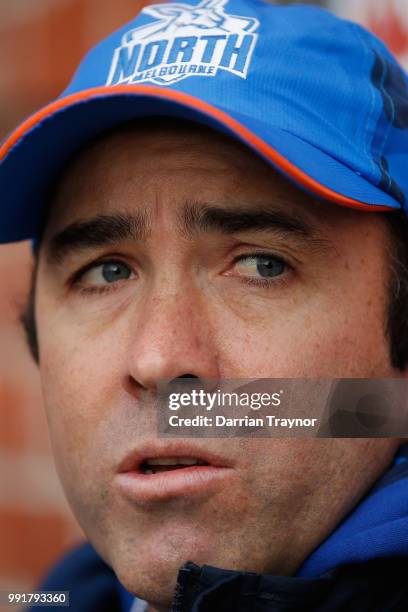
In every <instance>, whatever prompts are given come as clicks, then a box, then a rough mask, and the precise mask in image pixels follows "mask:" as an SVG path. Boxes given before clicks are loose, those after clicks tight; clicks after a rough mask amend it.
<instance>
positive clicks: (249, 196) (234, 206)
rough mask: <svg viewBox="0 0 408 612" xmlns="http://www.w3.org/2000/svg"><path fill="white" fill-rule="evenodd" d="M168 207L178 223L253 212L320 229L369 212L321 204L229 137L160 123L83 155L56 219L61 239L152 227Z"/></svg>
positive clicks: (57, 202) (56, 203) (62, 189)
mask: <svg viewBox="0 0 408 612" xmlns="http://www.w3.org/2000/svg"><path fill="white" fill-rule="evenodd" d="M163 177H165V180H164V179H163ZM160 192H161V193H160ZM170 200H171V202H170ZM170 204H171V205H170ZM160 207H165V208H166V214H167V215H168V216H171V215H172V213H174V217H176V216H177V217H178V219H180V217H181V216H182V215H184V218H187V217H188V215H189V214H190V213H189V211H191V210H194V214H195V215H196V218H198V216H199V214H201V213H199V212H198V211H199V210H200V208H201V209H203V210H204V209H205V208H208V207H210V208H217V207H220V208H222V210H223V211H229V210H230V211H236V212H238V213H241V212H246V211H248V210H250V209H251V207H253V208H256V209H257V212H263V211H265V212H266V213H271V212H272V213H284V214H285V215H286V216H287V217H288V218H289V217H293V218H294V219H295V218H298V220H299V225H302V222H303V224H304V225H308V226H309V227H310V228H313V227H315V229H317V228H318V227H321V226H324V225H325V224H326V223H330V222H331V221H332V220H336V219H337V218H344V217H345V218H353V216H356V217H357V218H358V219H360V216H361V215H362V214H364V213H361V212H360V211H358V212H357V211H353V210H350V209H346V208H343V207H340V206H338V205H335V204H333V203H330V202H319V201H317V200H316V199H315V198H314V197H312V196H311V195H309V194H307V193H306V192H304V191H302V190H300V189H299V188H298V187H297V186H295V185H294V184H293V183H292V182H290V181H289V180H288V179H287V178H285V177H284V176H282V174H281V173H279V172H278V171H276V170H275V169H274V168H273V167H272V166H271V165H270V164H268V163H267V162H265V161H264V160H263V159H262V158H261V157H260V156H259V155H257V154H255V153H254V152H253V151H251V149H250V148H249V147H247V146H245V145H243V144H242V143H240V142H238V141H235V140H234V139H232V138H231V137H229V136H227V135H225V134H222V133H220V132H217V131H215V130H211V129H210V128H208V127H205V126H202V125H199V124H196V123H190V122H187V121H181V120H180V121H178V120H174V119H170V118H159V119H157V118H155V119H152V120H148V121H143V122H140V121H139V122H132V123H129V124H125V125H121V126H119V127H117V128H116V129H114V130H112V131H110V132H109V133H106V134H103V135H102V136H100V137H99V138H98V139H97V140H94V141H92V142H90V143H88V144H87V145H86V146H85V147H84V148H83V149H82V150H80V151H78V152H77V153H76V154H75V155H74V156H73V157H72V159H71V161H70V162H69V163H68V164H67V165H66V167H65V169H64V171H63V173H62V174H61V175H60V178H59V180H58V182H57V184H56V188H55V191H54V195H53V197H52V198H51V199H50V210H49V215H48V219H49V220H51V225H52V226H53V232H54V233H55V231H61V229H63V228H64V227H65V226H67V225H69V224H72V223H76V222H83V221H89V220H91V218H94V217H96V216H101V215H102V216H103V215H105V216H106V215H118V214H119V215H124V216H127V217H131V216H137V217H138V219H139V220H140V219H143V225H144V226H145V227H147V226H148V225H150V226H151V225H152V224H154V222H155V220H157V217H158V212H159V211H160ZM168 209H170V210H168ZM186 215H187V216H186ZM364 216H366V215H365V214H364ZM139 225H140V223H139Z"/></svg>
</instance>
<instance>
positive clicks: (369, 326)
mask: <svg viewBox="0 0 408 612" xmlns="http://www.w3.org/2000/svg"><path fill="white" fill-rule="evenodd" d="M386 249H387V234H386V231H385V227H384V225H383V223H382V221H381V219H380V218H379V217H378V216H377V215H373V214H364V213H362V212H358V211H353V210H350V209H346V208H342V207H339V206H336V205H334V204H327V203H318V202H316V201H314V200H312V199H311V198H310V197H309V196H306V195H305V194H303V193H301V192H300V191H298V190H297V189H296V188H295V187H294V186H292V185H291V184H289V183H288V182H287V181H286V180H285V179H283V178H282V177H281V176H279V175H277V174H276V173H275V172H274V171H273V170H272V169H271V168H270V167H269V166H267V165H266V164H265V163H264V162H263V161H261V160H260V159H259V158H258V157H256V156H255V155H254V154H253V153H251V152H250V151H249V150H248V149H245V148H244V147H242V146H240V145H238V144H237V143H235V142H232V141H230V140H229V139H227V138H226V137H223V136H221V135H218V134H216V133H213V132H210V131H206V130H204V129H198V128H197V129H189V130H183V129H181V128H179V127H177V128H175V127H171V126H169V127H168V128H163V127H161V128H158V129H151V128H149V129H140V128H139V129H133V128H129V129H127V130H122V131H119V132H116V133H114V134H111V135H109V136H107V137H105V138H104V139H102V140H101V141H100V142H98V143H96V144H94V145H93V146H91V147H89V148H88V149H87V150H86V151H84V152H83V153H81V155H80V156H78V157H77V159H76V161H75V163H73V164H72V165H71V166H70V167H69V169H68V170H67V171H66V173H65V175H64V177H63V178H62V180H61V181H60V184H59V186H58V189H57V193H56V197H55V199H54V202H53V205H52V210H51V216H50V219H49V222H48V225H47V228H46V232H45V236H44V240H43V243H42V246H41V251H40V259H39V268H38V277H37V292H36V318H37V326H38V338H39V347H40V368H41V376H42V381H43V388H44V396H45V403H46V409H47V414H48V419H49V424H50V431H51V438H52V443H53V447H54V451H55V455H56V461H57V467H58V470H59V473H60V476H61V479H62V481H63V484H64V487H65V489H66V492H67V495H68V498H69V500H70V502H71V504H72V507H73V509H74V511H75V513H76V516H77V518H78V520H79V521H80V523H81V525H82V527H83V528H84V530H85V532H86V533H87V535H88V537H89V538H90V539H91V541H92V543H93V544H94V545H95V547H96V548H97V550H98V551H99V552H100V553H101V554H102V556H103V557H104V558H105V559H106V561H107V562H108V563H109V564H110V565H111V566H112V567H113V568H114V570H115V571H116V573H117V575H118V577H119V578H120V579H121V580H122V582H123V584H124V585H125V586H126V587H127V588H128V589H129V590H131V591H133V592H134V593H136V594H137V595H139V596H141V597H143V598H145V599H147V600H149V601H151V602H155V604H156V605H158V606H160V605H165V604H166V603H167V602H168V601H169V600H170V599H171V597H172V591H173V588H174V583H175V580H176V574H177V570H178V568H179V567H180V566H181V565H182V564H183V563H184V562H185V561H187V560H192V561H195V562H196V563H199V564H202V563H206V564H210V565H216V566H220V567H224V568H230V569H234V568H235V569H243V570H251V571H258V572H269V573H283V574H285V573H286V574H291V573H293V572H295V571H296V569H297V568H298V566H299V565H300V564H301V562H302V561H303V560H304V559H305V558H306V556H307V555H308V554H309V553H310V552H311V551H312V550H313V548H314V547H316V546H317V545H318V544H319V543H320V542H321V541H322V540H323V539H324V538H325V537H326V536H327V535H328V534H329V533H330V531H331V530H332V529H333V528H334V527H335V525H336V524H337V523H338V522H339V520H340V519H341V518H342V517H343V516H344V515H345V514H346V512H347V511H349V510H350V508H351V507H352V506H353V505H354V504H355V503H356V502H357V501H358V499H359V498H360V497H361V496H362V495H363V493H364V492H365V491H366V490H367V488H368V487H369V486H370V485H371V483H372V482H373V480H374V479H375V478H376V477H377V476H378V475H379V474H380V473H381V472H382V471H383V470H384V469H385V467H386V466H387V464H388V463H389V461H390V459H391V457H392V455H393V453H394V451H395V449H396V447H397V444H398V441H397V440H386V439H384V440H381V439H377V440H368V439H367V440H357V439H354V440H352V439H350V440H349V439H332V440H325V439H319V440H316V439H299V438H298V439H294V438H292V439H264V438H263V439H259V438H258V439H254V438H252V439H250V438H246V439H233V440H231V439H228V440H225V439H190V440H187V441H186V440H180V439H174V440H168V439H158V438H157V436H156V433H155V428H154V426H153V425H152V422H153V421H152V413H153V409H152V408H151V404H149V402H147V401H145V400H146V398H147V397H148V396H151V395H152V394H153V395H154V392H155V389H156V384H157V382H158V381H159V380H161V379H173V378H177V377H181V376H185V375H190V376H192V375H193V376H197V377H200V378H201V377H202V378H216V379H220V378H229V379H231V378H260V377H265V378H272V377H286V378H290V377H306V378H313V377H321V378H323V377H388V376H399V375H401V374H400V373H398V372H396V371H395V370H393V369H392V367H391V365H390V358H389V342H388V339H387V338H386V337H385V332H384V327H385V313H386V308H387V295H388V294H387V290H386V285H387V280H388V269H387V261H386ZM187 444H188V446H187ZM132 453H134V454H135V455H134V456H135V457H137V458H138V459H140V457H142V458H143V459H148V458H149V457H154V456H157V455H161V456H163V455H164V456H168V457H180V456H183V457H190V458H191V457H193V458H195V457H198V458H200V457H202V456H203V455H204V456H205V457H207V458H210V463H213V464H216V465H217V466H218V467H213V468H210V469H209V470H208V471H207V472H205V471H204V472H202V473H203V474H204V473H205V474H209V476H208V478H207V477H204V476H203V477H202V482H201V484H200V483H198V484H197V479H196V480H195V481H194V483H193V486H190V484H191V482H190V480H189V479H191V474H192V471H191V470H190V471H188V470H186V471H185V476H183V475H182V474H181V476H180V474H179V476H178V478H181V480H179V481H178V482H179V484H180V486H179V487H174V486H173V487H168V486H167V485H164V486H162V483H164V482H165V479H166V478H167V476H166V474H164V475H163V474H162V478H161V479H157V478H156V476H157V475H156V474H155V475H154V477H155V478H156V482H157V483H158V484H157V486H156V489H155V488H154V486H155V485H152V486H151V485H149V484H147V489H146V490H144V489H143V486H142V487H140V486H139V487H138V488H136V489H135V490H133V489H132V487H130V489H129V487H127V486H123V474H119V472H121V471H122V470H123V466H124V461H125V462H126V460H127V459H126V458H128V457H129V456H131V457H132V456H133V455H132ZM146 455H147V456H146ZM220 466H221V467H220ZM356 466H357V469H356ZM171 477H172V478H174V476H171ZM144 478H145V479H148V478H149V476H148V475H146V476H144ZM183 478H184V480H183ZM183 483H184V485H185V486H183ZM139 484H140V483H139ZM149 487H150V488H149ZM143 491H144V492H143Z"/></svg>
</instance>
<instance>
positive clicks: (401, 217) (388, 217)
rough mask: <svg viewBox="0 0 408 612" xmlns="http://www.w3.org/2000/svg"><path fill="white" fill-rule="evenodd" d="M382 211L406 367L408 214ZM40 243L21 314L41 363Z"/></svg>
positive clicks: (389, 319) (400, 355)
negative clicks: (38, 324) (36, 306)
mask: <svg viewBox="0 0 408 612" xmlns="http://www.w3.org/2000/svg"><path fill="white" fill-rule="evenodd" d="M378 214H380V215H381V217H382V218H383V219H384V222H385V223H386V225H387V227H388V233H389V238H390V249H389V253H388V258H389V272H390V273H389V280H388V288H387V291H388V307H387V313H386V320H385V333H386V336H387V337H388V338H389V341H390V358H391V363H392V366H393V367H394V368H397V369H399V370H401V371H402V370H404V369H405V367H406V365H408V217H407V216H406V215H405V213H403V212H401V211H397V212H389V213H388V212H387V213H378ZM40 243H41V241H37V243H36V245H35V247H34V258H35V266H34V270H33V274H32V279H31V288H30V292H29V296H28V300H27V303H26V307H25V310H24V312H23V314H22V317H21V320H22V323H23V326H24V330H25V334H26V338H27V342H28V346H29V348H30V352H31V355H32V356H33V358H34V360H35V361H36V362H37V363H38V361H39V350H38V339H37V328H36V323H35V310H34V301H35V286H36V276H37V261H38V252H39V248H40Z"/></svg>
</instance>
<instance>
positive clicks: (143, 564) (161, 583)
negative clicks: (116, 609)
mask: <svg viewBox="0 0 408 612" xmlns="http://www.w3.org/2000/svg"><path fill="white" fill-rule="evenodd" d="M189 560H191V559H188V558H181V557H180V559H179V560H176V559H172V560H171V561H169V560H168V559H166V558H165V557H160V555H157V556H156V557H155V558H147V559H146V558H144V559H142V558H137V559H135V560H133V561H131V560H127V561H123V560H122V561H121V562H120V563H114V564H112V568H113V570H114V571H115V574H116V576H117V578H118V580H119V581H120V582H121V584H122V585H123V586H124V588H125V589H126V590H127V591H129V593H132V594H133V595H134V596H135V597H139V598H140V599H144V600H145V601H148V602H149V603H150V604H152V605H153V606H154V607H155V608H156V609H157V610H162V609H163V610H168V609H169V608H170V605H171V602H172V601H173V597H174V592H175V588H176V584H177V577H178V573H179V570H180V568H181V567H182V566H183V565H184V563H186V562H187V561H189Z"/></svg>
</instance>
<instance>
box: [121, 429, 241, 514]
mask: <svg viewBox="0 0 408 612" xmlns="http://www.w3.org/2000/svg"><path fill="white" fill-rule="evenodd" d="M232 468H233V466H232V465H231V463H230V462H229V461H226V460H225V459H224V458H222V457H220V456H218V455H217V454H213V453H209V452H207V450H206V449H202V448H200V449H199V448H198V446H197V445H192V444H186V443H184V442H183V443H179V442H174V441H173V442H172V443H166V444H165V445H164V444H159V443H157V442H154V443H152V444H146V445H143V447H141V448H140V449H138V450H136V451H135V452H131V453H129V454H128V455H127V456H126V457H125V458H124V459H123V461H122V462H121V463H120V464H119V466H118V470H117V474H116V477H115V483H116V487H117V488H118V490H119V491H120V492H121V494H122V495H124V496H125V497H126V498H127V499H128V500H130V501H132V502H133V503H137V504H140V503H150V502H157V501H164V500H166V499H170V498H175V497H183V498H185V497H186V496H187V497H190V496H194V497H195V498H196V497H197V495H202V496H203V497H204V498H206V496H208V495H209V494H210V493H211V491H213V492H215V491H216V490H218V491H219V490H222V489H223V487H224V486H225V485H226V482H227V481H226V479H229V478H231V477H232V476H233V474H234V473H235V469H232Z"/></svg>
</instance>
